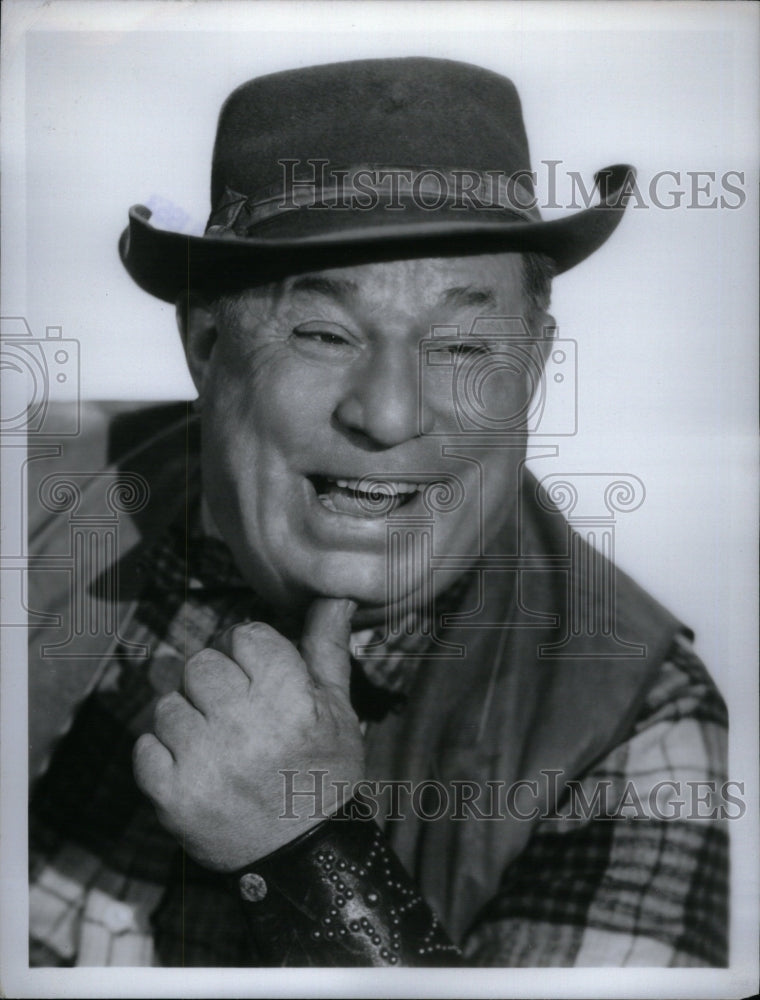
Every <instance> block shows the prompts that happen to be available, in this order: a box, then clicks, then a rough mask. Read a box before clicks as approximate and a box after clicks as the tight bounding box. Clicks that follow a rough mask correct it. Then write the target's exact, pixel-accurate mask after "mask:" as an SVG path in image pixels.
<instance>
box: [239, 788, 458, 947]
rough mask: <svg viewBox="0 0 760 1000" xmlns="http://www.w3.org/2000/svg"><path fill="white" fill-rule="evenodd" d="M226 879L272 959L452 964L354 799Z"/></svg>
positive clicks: (433, 924) (430, 919)
mask: <svg viewBox="0 0 760 1000" xmlns="http://www.w3.org/2000/svg"><path fill="white" fill-rule="evenodd" d="M228 880H229V884H230V885H231V887H232V888H233V889H234V891H235V892H236V893H237V895H238V896H239V898H240V899H241V901H242V905H243V907H244V909H245V912H246V917H247V919H248V921H249V925H250V927H251V930H252V933H253V935H254V937H255V940H256V945H257V948H258V949H259V950H261V951H262V952H263V953H264V954H265V955H266V956H267V960H268V961H269V962H270V963H272V964H280V965H299V964H303V965H333V966H334V965H348V966H357V965H370V966H383V965H388V966H393V965H457V964H459V961H460V953H459V950H458V949H457V948H456V947H455V946H454V945H453V944H452V943H451V941H450V940H449V939H448V937H447V936H446V934H445V932H444V930H443V928H442V927H441V925H440V923H439V922H438V919H437V917H436V916H435V914H434V913H433V912H432V910H431V909H430V907H429V906H428V905H427V903H426V902H425V901H424V900H423V899H422V897H421V896H420V894H419V892H418V891H417V889H416V887H415V885H414V883H413V881H412V880H411V878H410V877H409V875H408V874H407V873H406V871H405V870H404V868H403V867H402V865H401V863H400V861H399V860H398V858H397V857H396V855H395V854H394V852H393V850H392V849H391V847H390V845H389V844H388V843H387V841H386V839H385V837H384V836H383V834H382V833H381V831H380V829H379V827H378V826H377V824H376V823H374V821H371V820H367V819H361V818H359V814H358V811H357V809H356V808H355V803H354V801H353V800H352V801H351V802H349V803H347V804H346V806H343V807H342V808H340V809H339V810H338V811H337V812H336V813H335V814H333V815H332V816H331V817H330V818H329V819H327V820H323V821H322V822H320V823H319V824H318V825H317V826H315V827H313V828H311V829H310V830H308V831H306V832H304V833H303V834H301V835H300V836H299V837H298V838H296V839H295V840H293V841H291V842H290V843H288V844H286V845H284V846H283V847H281V848H279V849H278V850H276V851H274V852H272V853H271V854H269V855H267V856H266V857H265V858H262V859H261V860H260V861H257V862H255V863H254V864H252V865H249V866H246V867H245V868H243V869H240V870H238V871H236V872H234V873H233V874H232V875H230V876H228Z"/></svg>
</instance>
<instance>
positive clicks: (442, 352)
mask: <svg viewBox="0 0 760 1000" xmlns="http://www.w3.org/2000/svg"><path fill="white" fill-rule="evenodd" d="M488 353H489V352H488V346H487V345H486V344H484V343H483V342H482V341H480V340H453V341H449V342H446V341H441V342H440V343H437V342H436V343H435V346H431V347H430V348H429V350H428V352H427V359H428V363H430V364H439V365H450V364H451V363H452V362H456V361H463V360H465V359H466V358H475V357H478V356H480V355H484V354H488Z"/></svg>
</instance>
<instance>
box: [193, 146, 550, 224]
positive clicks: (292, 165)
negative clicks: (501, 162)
mask: <svg viewBox="0 0 760 1000" xmlns="http://www.w3.org/2000/svg"><path fill="white" fill-rule="evenodd" d="M279 162H280V166H281V167H282V174H283V176H282V180H281V181H280V182H278V183H277V184H273V185H270V186H269V187H268V188H265V189H263V190H260V191H258V192H256V193H255V194H253V195H246V194H241V193H240V192H239V191H235V190H234V189H232V188H230V187H225V189H224V192H223V194H222V197H221V198H220V199H219V202H218V204H217V205H216V206H215V207H214V208H213V209H212V212H211V215H210V216H209V220H208V225H207V227H206V235H207V236H224V235H229V236H234V237H247V236H255V230H256V228H257V227H259V226H261V225H263V224H264V223H267V222H269V221H270V220H271V219H273V218H276V217H279V216H283V215H286V214H289V213H291V212H299V211H309V210H312V211H315V212H328V211H329V212H346V213H361V212H376V211H378V210H381V211H384V212H388V213H402V212H404V211H406V210H410V209H415V210H417V211H422V212H426V213H431V214H433V213H435V212H439V211H442V210H444V211H446V212H447V213H450V212H457V211H458V212H462V214H463V215H464V214H467V213H471V212H473V211H478V212H490V213H497V214H498V215H499V216H503V215H505V214H506V215H508V216H509V217H511V218H513V219H516V220H518V221H527V222H536V221H538V220H540V218H541V216H540V213H539V211H538V208H537V199H536V196H535V194H534V193H533V188H532V175H531V173H530V171H528V170H520V171H517V172H516V173H513V174H507V173H506V172H505V171H502V170H486V171H479V170H466V169H455V168H448V169H445V170H442V169H440V168H438V167H399V166H381V165H377V164H360V165H358V166H352V167H340V168H336V167H333V168H330V169H329V170H328V166H329V161H328V160H307V161H306V162H305V164H304V163H303V161H301V160H280V161H279ZM304 166H307V171H304V169H303V167H304ZM299 167H300V168H301V169H300V170H299V169H298V168H299ZM399 221H402V220H401V219H399Z"/></svg>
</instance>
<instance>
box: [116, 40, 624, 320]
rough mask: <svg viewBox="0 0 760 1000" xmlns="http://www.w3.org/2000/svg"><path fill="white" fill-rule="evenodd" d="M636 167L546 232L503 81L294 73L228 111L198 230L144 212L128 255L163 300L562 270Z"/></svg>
mask: <svg viewBox="0 0 760 1000" xmlns="http://www.w3.org/2000/svg"><path fill="white" fill-rule="evenodd" d="M632 172H633V171H632V168H631V167H629V166H627V165H624V164H623V165H617V166H613V167H608V168H606V169H605V170H603V171H600V172H599V173H598V174H597V175H596V183H597V186H598V191H599V195H600V199H599V202H598V204H595V205H593V206H590V207H588V208H584V209H582V210H581V211H578V212H575V213H573V214H572V215H569V216H566V217H564V218H561V219H553V220H551V221H543V220H542V219H541V214H540V212H539V210H538V206H537V200H536V197H535V193H534V188H533V176H532V175H531V173H530V157H529V152H528V141H527V137H526V134H525V128H524V125H523V120H522V110H521V106H520V99H519V97H518V94H517V91H516V89H515V86H514V84H513V83H512V82H511V81H510V80H508V79H507V78H506V77H503V76H501V75H500V74H498V73H494V72H491V71H490V70H485V69H482V68H480V67H477V66H472V65H470V64H468V63H461V62H453V61H450V60H445V59H428V58H416V57H415V58H403V59H370V60H362V61H358V62H343V63H334V64H330V65H323V66H313V67H309V68H305V69H296V70H287V71H285V72H280V73H273V74H270V75H267V76H262V77H258V78H256V79H253V80H250V81H249V82H247V83H244V84H243V85H242V86H240V87H238V88H237V90H235V91H234V92H233V93H232V94H231V95H230V97H229V98H228V99H227V101H226V102H225V104H224V106H223V108H222V111H221V114H220V116H219V125H218V129H217V135H216V143H215V146H214V154H213V164H212V178H211V203H212V211H211V215H210V217H209V221H208V225H207V227H206V231H205V233H204V235H203V236H189V235H186V234H183V233H178V232H172V231H169V230H166V229H161V228H159V227H157V226H154V225H152V224H151V222H150V218H151V212H150V210H149V209H148V208H146V207H145V206H143V205H135V206H133V207H132V208H131V209H130V212H129V225H128V227H127V229H126V230H125V231H124V233H123V234H122V236H121V239H120V241H119V253H120V256H121V259H122V261H123V263H124V265H125V267H126V268H127V270H128V271H129V273H130V274H131V276H132V277H133V278H134V280H135V281H136V282H137V284H138V285H140V286H141V287H142V288H143V289H145V290H146V291H147V292H150V293H151V294H152V295H156V296H158V297H159V298H162V299H165V300H167V301H173V300H174V299H175V298H176V297H177V295H178V294H179V293H180V292H181V291H182V290H183V289H187V288H193V287H208V286H209V285H219V284H226V283H229V284H238V283H247V284H252V283H258V282H260V281H265V280H271V279H272V278H274V277H276V276H278V275H279V276H281V275H283V274H292V273H296V272H301V271H305V270H315V269H320V270H321V269H324V268H325V267H328V266H340V265H346V264H351V263H361V262H364V261H375V260H382V259H398V258H405V257H419V256H425V257H438V256H444V255H449V254H455V255H464V254H471V253H485V252H497V251H510V250H511V251H522V252H525V251H532V252H539V253H544V254H546V255H547V256H549V257H550V258H551V259H552V260H553V261H554V264H555V267H556V271H557V273H560V272H562V271H566V270H568V268H571V267H573V266H574V265H576V264H578V263H580V261H582V260H583V259H584V258H585V257H587V256H589V254H591V253H593V252H594V250H596V249H597V248H598V247H600V246H601V245H602V243H604V242H605V240H607V238H608V237H609V236H610V234H611V233H612V232H613V230H614V229H615V227H616V226H617V225H618V223H619V221H620V219H621V216H622V213H623V211H624V210H625V202H626V200H627V198H626V197H625V185H626V183H627V182H629V178H630V176H631V174H632Z"/></svg>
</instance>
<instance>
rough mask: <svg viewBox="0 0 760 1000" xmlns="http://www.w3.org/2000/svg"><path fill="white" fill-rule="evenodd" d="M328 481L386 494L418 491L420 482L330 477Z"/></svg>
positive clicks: (341, 485) (353, 488)
mask: <svg viewBox="0 0 760 1000" xmlns="http://www.w3.org/2000/svg"><path fill="white" fill-rule="evenodd" d="M325 478H326V479H327V481H328V482H331V483H335V485H336V486H339V487H340V488H341V489H344V490H361V492H362V493H381V494H384V495H385V496H396V495H397V494H400V493H416V492H417V490H418V489H419V484H418V483H409V482H385V481H383V482H372V481H369V482H368V481H367V480H366V479H330V478H329V477H325Z"/></svg>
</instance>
